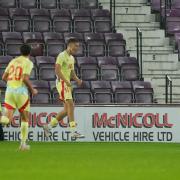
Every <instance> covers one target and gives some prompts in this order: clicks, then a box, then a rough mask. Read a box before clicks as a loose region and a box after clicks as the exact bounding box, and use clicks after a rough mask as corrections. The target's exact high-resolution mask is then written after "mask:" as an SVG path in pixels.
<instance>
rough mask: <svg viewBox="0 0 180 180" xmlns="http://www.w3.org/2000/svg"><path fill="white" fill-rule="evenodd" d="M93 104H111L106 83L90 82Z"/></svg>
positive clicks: (110, 95) (109, 86)
mask: <svg viewBox="0 0 180 180" xmlns="http://www.w3.org/2000/svg"><path fill="white" fill-rule="evenodd" d="M91 89H92V91H93V95H94V102H95V103H106V104H107V103H113V101H114V100H113V94H112V91H111V85H110V82H108V81H91Z"/></svg>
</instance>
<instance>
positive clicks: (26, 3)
mask: <svg viewBox="0 0 180 180" xmlns="http://www.w3.org/2000/svg"><path fill="white" fill-rule="evenodd" d="M19 5H20V7H21V8H25V9H32V8H38V0H19Z"/></svg>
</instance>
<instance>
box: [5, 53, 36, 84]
mask: <svg viewBox="0 0 180 180" xmlns="http://www.w3.org/2000/svg"><path fill="white" fill-rule="evenodd" d="M32 68H33V63H32V62H31V61H30V60H29V59H28V58H26V57H24V56H19V57H17V58H14V59H13V60H11V62H10V63H9V64H8V66H7V68H6V70H5V72H6V73H8V80H7V86H8V87H11V88H19V87H22V86H25V84H24V83H23V75H24V74H27V75H30V74H31V71H32Z"/></svg>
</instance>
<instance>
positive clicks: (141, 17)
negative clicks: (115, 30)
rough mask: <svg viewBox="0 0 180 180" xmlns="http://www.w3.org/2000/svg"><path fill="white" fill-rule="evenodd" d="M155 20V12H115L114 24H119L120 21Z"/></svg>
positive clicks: (140, 21)
mask: <svg viewBox="0 0 180 180" xmlns="http://www.w3.org/2000/svg"><path fill="white" fill-rule="evenodd" d="M152 21H155V14H149V15H144V14H137V15H134V14H116V24H117V25H120V24H121V23H123V22H125V23H134V22H137V23H138V22H139V23H142V22H152Z"/></svg>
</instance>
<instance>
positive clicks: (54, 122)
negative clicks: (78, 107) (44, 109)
mask: <svg viewBox="0 0 180 180" xmlns="http://www.w3.org/2000/svg"><path fill="white" fill-rule="evenodd" d="M57 124H58V120H57V119H56V118H54V117H53V118H52V119H51V122H50V125H51V127H55V126H57Z"/></svg>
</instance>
